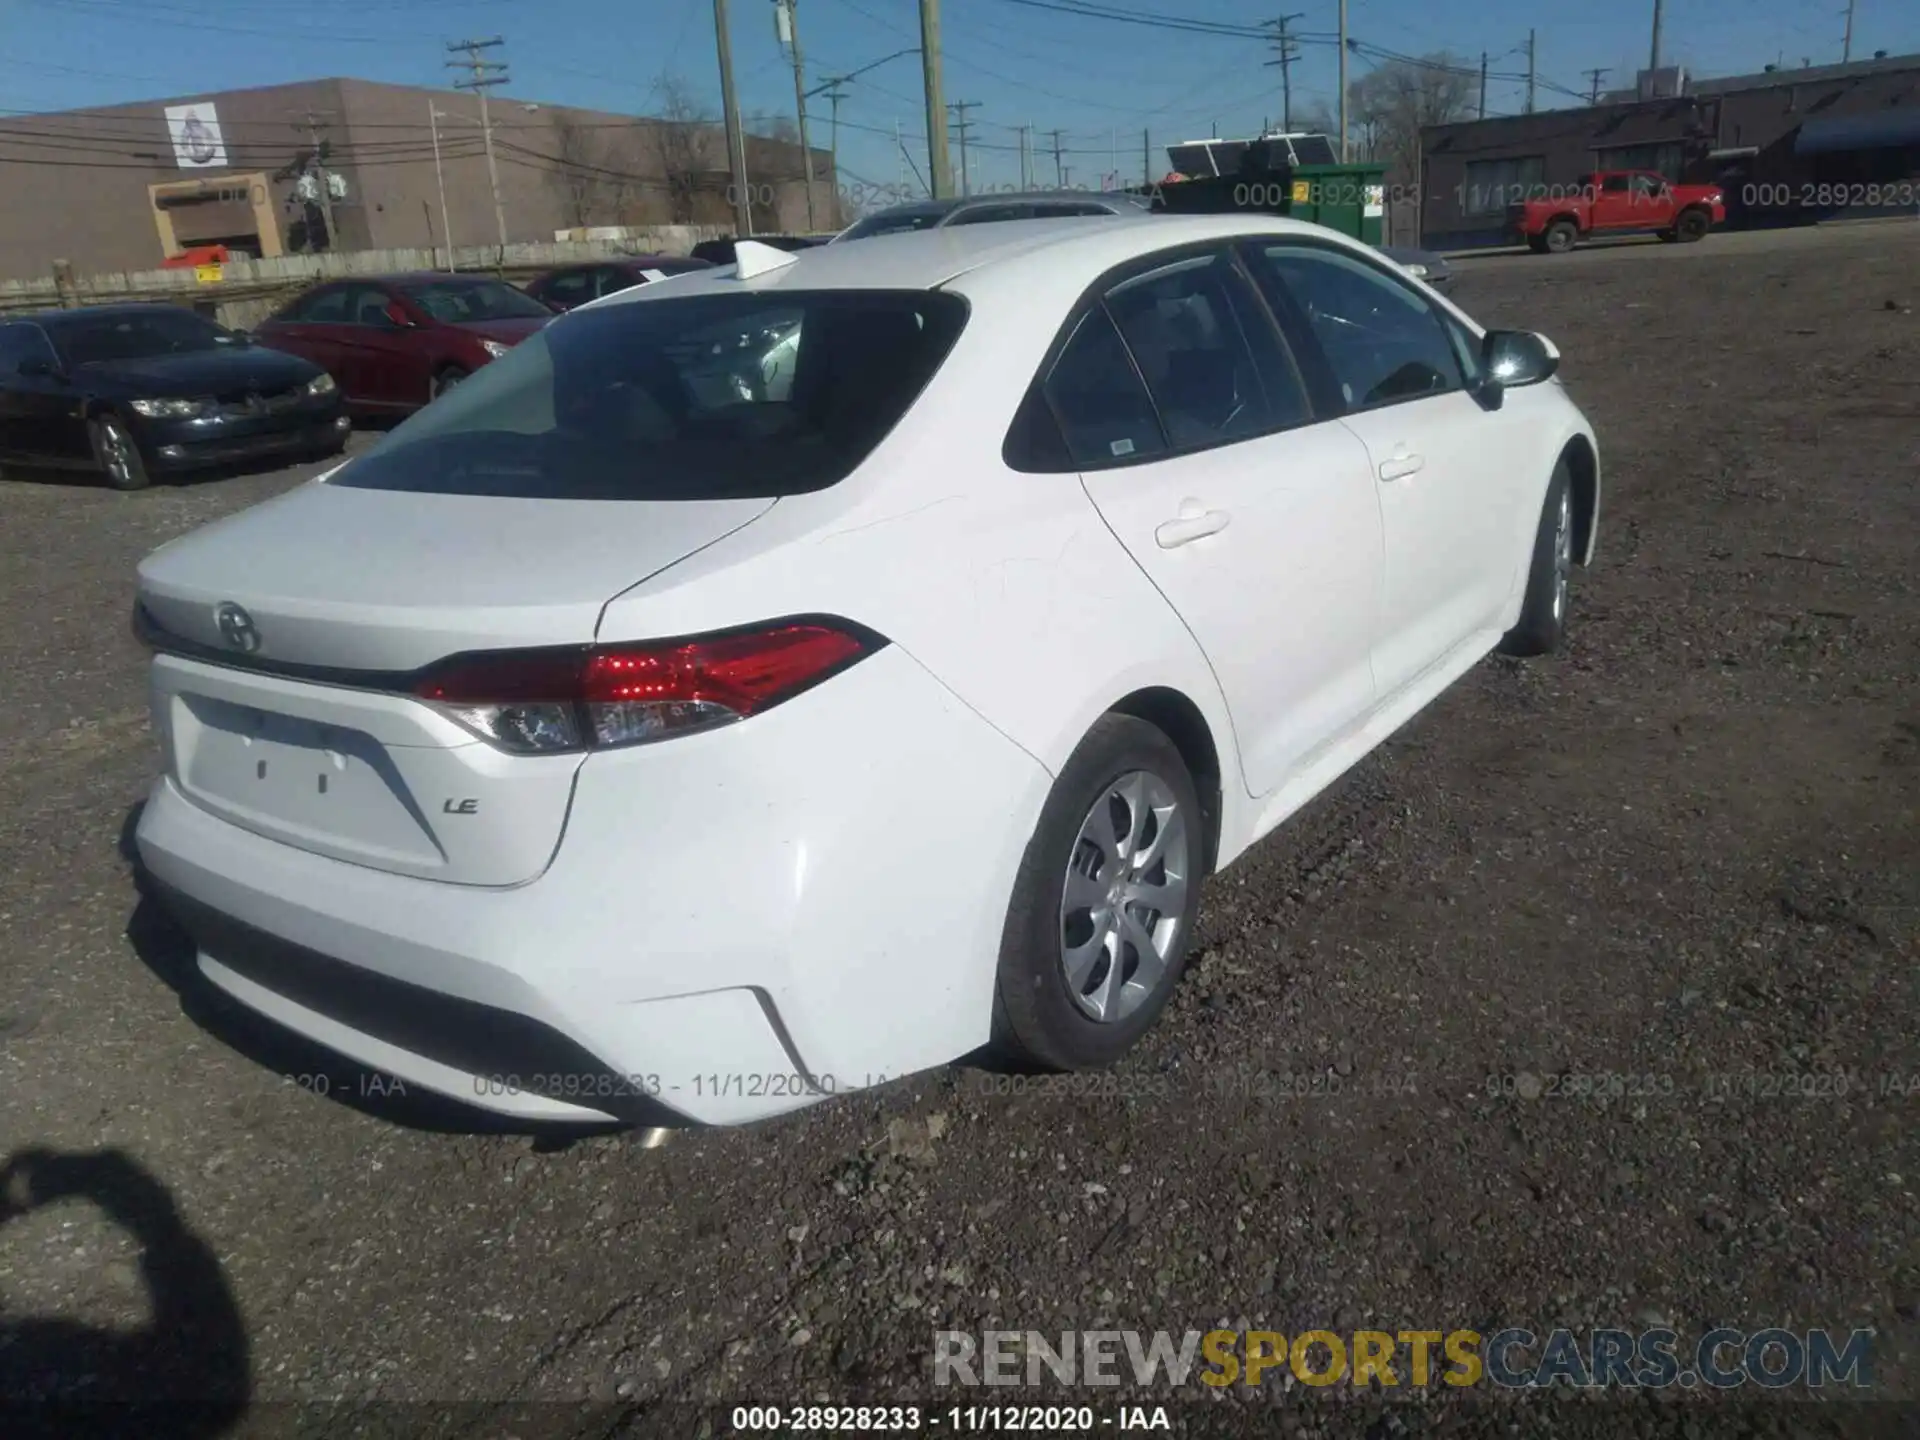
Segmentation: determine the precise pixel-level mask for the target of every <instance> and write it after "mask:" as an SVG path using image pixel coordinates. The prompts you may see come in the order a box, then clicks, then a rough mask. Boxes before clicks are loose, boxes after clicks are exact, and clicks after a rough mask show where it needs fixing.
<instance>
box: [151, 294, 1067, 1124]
mask: <svg viewBox="0 0 1920 1440" xmlns="http://www.w3.org/2000/svg"><path fill="white" fill-rule="evenodd" d="M965 322H966V308H965V305H964V302H962V301H960V300H958V299H957V298H955V297H952V296H947V295H942V294H940V293H938V292H927V291H899V292H870V291H821V292H817V293H815V292H801V293H797V294H777V293H776V294H756V293H750V292H747V293H743V292H739V291H736V292H733V293H728V292H726V291H724V290H721V289H719V288H717V287H716V288H713V289H710V290H708V291H704V292H702V293H701V294H699V295H695V296H689V297H686V298H682V299H675V300H661V301H656V302H652V303H628V304H616V305H609V306H596V307H593V308H591V309H588V310H582V311H580V312H578V313H576V314H573V315H570V316H567V317H566V318H564V319H563V320H560V321H557V322H556V323H555V324H553V325H551V326H549V327H548V328H547V329H545V330H544V331H542V332H541V333H540V334H539V335H536V336H535V337H533V338H532V339H530V340H528V341H527V342H526V343H525V344H523V345H521V346H519V347H517V348H516V349H515V350H514V352H513V353H512V354H511V355H510V356H508V357H507V358H506V359H503V360H501V361H500V362H498V363H496V364H494V365H491V366H489V367H487V369H486V370H484V371H482V372H481V373H480V374H478V375H477V376H476V377H475V378H474V379H473V380H472V381H470V382H469V383H468V384H467V385H465V386H463V387H462V388H461V389H460V390H459V391H457V392H456V393H454V394H453V395H450V396H448V397H446V398H444V399H443V400H441V401H440V402H438V403H436V404H435V405H434V406H432V407H431V408H430V409H429V410H427V411H425V412H422V413H421V414H420V415H418V416H416V417H415V418H413V419H412V420H410V421H408V422H407V423H406V424H404V425H402V426H401V427H399V428H398V429H396V430H395V431H393V432H392V433H391V434H390V435H389V436H388V437H386V438H385V439H384V440H383V441H382V442H381V444H380V445H378V446H376V447H375V448H374V449H373V450H371V451H369V452H368V453H367V454H366V455H365V456H362V457H360V458H358V459H356V460H354V461H351V462H349V463H348V464H347V465H346V466H345V467H343V468H342V469H340V470H338V471H336V472H334V473H333V474H332V475H330V476H328V477H325V478H323V479H322V480H320V481H317V482H314V483H311V484H308V485H305V486H302V487H301V488H299V489H297V490H294V491H292V492H290V493H288V494H287V495H284V496H282V497H280V498H279V499H277V500H274V501H271V502H269V503H267V504H265V505H262V506H259V507H256V508H255V509H252V510H249V511H246V512H243V513H242V514H240V515H237V516H234V517H232V518H230V519H228V520H225V521H223V522H220V523H218V524H216V525H213V526H211V527H209V528H207V529H205V530H202V531H199V532H196V533H195V534H192V535H190V536H187V537H185V538H184V539H182V540H180V541H176V542H175V543H173V544H171V545H169V546H167V547H165V548H163V549H162V550H160V551H158V552H156V553H155V554H154V555H152V556H151V557H149V558H148V560H147V561H146V562H145V563H144V564H143V565H142V566H141V568H140V585H139V602H138V608H137V611H136V617H135V618H136V625H137V627H138V629H139V631H140V633H141V634H142V636H143V637H144V638H145V639H146V641H147V643H148V644H149V645H150V646H151V647H152V648H153V650H154V651H155V655H154V660H153V665H152V703H153V716H154V723H155V726H156V729H157V731H158V734H159V737H160V739H161V740H162V742H163V745H164V750H165V755H166V773H165V774H164V776H163V777H162V778H161V779H160V780H159V782H158V783H157V784H156V786H155V788H154V791H153V795H152V798H151V800H150V802H149V804H148V806H147V807H146V810H145V812H144V814H143V816H142V819H141V823H140V827H139V846H140V852H141V856H142V859H143V862H144V866H145V868H146V871H147V872H148V875H149V876H150V878H151V879H152V880H153V881H154V882H155V884H156V887H157V888H158V890H159V892H160V894H161V895H162V896H163V898H165V899H166V900H167V901H168V902H169V904H170V905H171V907H172V908H173V909H174V910H175V912H176V914H177V915H178V916H179V918H180V919H181V920H182V921H183V923H184V924H185V925H186V927H187V929H188V930H189V931H190V932H191V933H192V935H193V937H194V939H195V942H196V944H197V946H198V949H199V953H200V962H199V963H200V966H201V968H202V970H203V971H204V973H205V974H206V975H207V976H208V977H209V978H210V979H211V980H212V981H213V982H214V983H216V984H218V985H220V986H221V987H223V988H224V989H225V990H227V991H228V992H229V993H231V994H232V995H234V996H236V997H237V998H239V999H240V1000H241V1001H243V1002H245V1003H246V1004H248V1005H250V1006H252V1007H254V1008H255V1009H257V1010H259V1011H261V1012H262V1013H264V1014H266V1015H268V1016H269V1017H271V1018H273V1019H275V1020H277V1021H279V1022H281V1023H282V1024H285V1025H287V1026H289V1027H290V1028H292V1029H294V1030H296V1031H299V1032H300V1033H302V1034H304V1035H306V1036H308V1037H309V1038H310V1039H312V1040H315V1041H317V1042H319V1043H320V1044H322V1045H325V1046H327V1047H329V1048H331V1049H333V1050H336V1051H338V1052H340V1053H343V1054H345V1055H347V1056H349V1057H351V1058H353V1059H356V1060H359V1061H360V1062H362V1063H364V1064H366V1065H368V1066H370V1067H373V1068H376V1069H379V1070H383V1071H386V1072H388V1073H390V1074H393V1075H395V1076H398V1077H399V1078H400V1079H402V1080H403V1081H407V1082H410V1083H415V1084H418V1085H420V1086H423V1087H425V1088H428V1089H432V1090H436V1091H439V1092H441V1093H444V1094H448V1095H451V1096H454V1097H456V1098H459V1099H462V1100H465V1101H468V1102H471V1103H475V1104H478V1105H481V1106H484V1107H486V1108H490V1109H493V1110H496V1111H501V1112H504V1113H508V1114H513V1115H519V1116H524V1117H528V1118H542V1117H544V1118H559V1119H581V1120H593V1119H599V1118H604V1117H616V1118H630V1119H643V1118H650V1117H651V1118H664V1117H671V1116H672V1115H674V1114H678V1115H680V1116H685V1117H691V1118H694V1119H697V1120H701V1121H720V1122H724V1121H733V1120H740V1119H747V1118H753V1117H755V1116H759V1115H764V1114H769V1113H774V1112H777V1111H779V1110H783V1109H789V1108H793V1107H796V1106H799V1105H802V1104H806V1103H810V1102H811V1101H813V1100H816V1099H819V1098H822V1097H823V1096H824V1095H826V1094H830V1093H834V1092H836V1091H843V1090H847V1089H852V1088H857V1087H859V1086H862V1085H864V1084H868V1083H874V1082H877V1081H878V1080H879V1079H881V1078H884V1075H885V1073H886V1072H887V1070H888V1069H889V1068H891V1070H892V1073H895V1074H897V1073H899V1071H900V1068H901V1067H902V1065H903V1064H909V1063H912V1062H915V1061H921V1062H923V1063H935V1062H936V1061H937V1060H939V1059H944V1058H946V1056H947V1055H950V1054H953V1053H957V1048H965V1046H964V1045H961V1044H959V1043H958V1042H959V1038H960V1037H959V1033H958V1029H957V1028H956V1027H957V1025H958V1022H957V1020H955V1019H954V1018H953V1016H952V1015H951V1013H950V1012H951V1011H952V1009H953V1007H952V1006H951V1005H949V1004H947V1003H946V994H945V992H943V990H942V982H941V979H940V977H939V975H938V974H935V975H932V976H929V975H927V974H924V973H922V972H921V970H920V969H919V968H918V967H917V963H916V957H914V956H909V955H903V954H900V953H898V940H897V937H898V936H899V935H900V934H902V933H910V932H912V931H913V930H914V929H915V928H917V927H918V924H919V922H918V920H914V919H908V920H906V921H905V922H904V923H903V914H902V907H906V908H907V909H909V910H911V911H912V914H913V915H914V916H918V915H919V910H918V908H917V902H916V901H914V900H913V899H912V893H911V890H912V886H913V884H914V882H915V880H916V879H917V878H919V877H920V876H923V875H924V873H925V871H926V869H927V868H928V867H930V866H932V865H934V864H936V863H938V862H940V861H941V860H943V859H944V858H945V857H948V856H951V855H952V854H955V853H964V852H965V851H966V850H967V849H968V848H969V847H970V846H971V847H974V848H975V849H977V850H978V851H979V852H980V853H982V854H984V853H987V852H988V851H996V850H998V849H1004V848H1006V846H1007V844H1008V837H1007V829H1006V826H1005V823H1004V822H1005V809H1004V806H1005V797H1006V796H1007V795H1009V794H1026V793H1029V792H1032V791H1034V790H1035V787H1037V786H1039V785H1040V784H1041V783H1042V782H1043V780H1044V776H1043V775H1042V774H1041V772H1040V771H1039V769H1038V767H1037V766H1036V765H1035V764H1034V762H1033V761H1031V759H1030V758H1029V757H1027V756H1026V755H1025V754H1024V752H1021V751H1019V750H1018V749H1017V748H1016V747H1014V746H1013V745H1012V744H1011V743H1010V742H1008V741H1007V740H1006V739H1005V738H1004V737H1002V736H1001V735H1000V734H999V733H998V732H997V731H995V730H993V729H992V728H991V727H989V726H988V725H987V724H986V723H985V722H984V721H982V720H981V719H979V717H978V716H976V715H975V714H974V713H973V712H972V711H971V710H969V709H967V708H966V707H965V706H963V705H960V704H959V703H958V702H956V701H955V700H954V699H953V697H952V696H951V695H950V694H949V693H948V692H947V691H946V690H945V689H944V687H942V686H941V685H940V684H939V683H938V682H937V681H936V680H935V679H934V678H933V677H932V676H930V675H928V674H927V673H926V672H925V671H924V670H922V669H921V667H920V666H919V665H918V664H917V663H916V662H915V661H914V660H913V659H912V658H911V657H909V656H908V655H907V654H905V653H904V652H903V651H902V650H901V649H900V648H899V647H897V646H894V645H891V644H890V643H889V642H888V638H887V635H886V625H885V619H886V617H885V616H880V615H871V614H845V613H830V614H818V613H810V612H809V610H808V608H807V607H806V606H805V605H804V603H802V602H803V601H804V599H805V596H806V595H807V593H808V585H807V576H808V574H809V573H810V571H809V569H808V567H809V566H813V565H820V564H825V563H827V562H826V561H824V560H821V559H819V558H816V557H817V555H818V552H819V547H818V546H809V545H806V544H804V543H800V542H796V541H795V540H794V538H793V537H792V535H791V534H790V533H788V532H787V531H783V530H782V529H781V528H780V527H779V526H778V525H769V524H768V517H769V515H770V512H772V511H774V510H775V509H776V508H778V507H779V506H780V505H781V504H782V503H783V501H791V502H793V503H796V504H802V505H804V504H805V503H807V502H808V501H809V500H813V501H819V500H820V499H821V498H822V497H825V496H828V495H830V494H831V493H832V492H833V489H834V487H835V486H837V485H839V484H841V482H843V481H844V480H845V479H846V477H847V476H848V475H850V474H852V473H853V472H855V471H856V470H857V469H859V468H860V467H861V466H863V465H864V464H868V463H872V464H882V463H885V451H886V447H887V442H888V437H889V434H890V432H892V431H893V430H894V429H895V428H896V427H897V426H898V425H899V423H900V421H901V417H902V416H903V415H906V414H907V413H908V412H909V411H910V410H911V409H912V408H913V406H914V404H915V401H916V398H917V397H918V396H919V395H920V394H921V393H922V391H923V390H924V389H925V388H926V386H927V385H928V383H929V381H930V380H931V379H932V378H933V377H934V376H935V375H936V373H937V371H938V370H939V368H940V366H941V365H942V363H943V361H944V359H945V357H946V355H947V354H948V352H949V350H950V349H951V347H952V346H953V344H954V342H955V340H956V337H957V336H958V335H959V333H960V331H961V329H962V328H963V326H964V325H965ZM796 335H797V336H798V337H799V338H798V339H797V341H796V340H795V338H794V337H795V336H796ZM769 337H772V338H771V340H769ZM769 344H771V345H772V346H775V347H780V353H779V354H778V355H770V354H763V353H762V350H764V349H767V348H768V346H769ZM776 361H777V362H778V363H774V362H776ZM876 451H877V452H879V453H878V454H876ZM763 535H764V537H765V538H764V540H761V539H759V538H757V537H760V536H763ZM722 544H725V545H728V546H730V547H731V552H732V553H733V554H734V555H735V556H736V557H737V559H738V563H743V564H753V565H762V566H765V567H767V568H768V570H769V573H770V574H772V575H775V576H777V577H778V581H777V583H770V584H769V585H768V587H767V589H766V593H767V595H768V596H769V601H768V606H769V608H768V609H767V610H766V611H765V613H756V614H739V613H720V612H719V611H715V613H713V615H712V617H711V618H712V623H711V624H710V625H707V626H704V627H702V628H701V629H700V630H699V631H698V632H697V633H686V632H685V630H684V628H682V629H680V630H679V631H677V632H676V633H672V634H657V633H647V632H646V630H645V627H644V622H642V623H641V625H640V626H639V628H631V627H633V626H634V621H633V620H632V619H630V618H629V619H625V620H623V622H622V623H623V624H625V625H627V626H628V627H630V628H628V629H625V630H622V631H621V632H619V633H610V632H609V631H608V629H607V626H606V625H605V624H604V623H603V620H604V617H605V615H606V614H607V612H608V607H609V605H610V604H611V602H613V601H614V600H615V599H616V598H618V597H622V596H627V597H628V598H627V599H626V601H625V602H624V603H623V604H622V606H621V607H620V613H621V615H622V616H623V617H632V616H636V615H638V616H644V615H645V613H646V605H645V603H644V602H641V603H638V604H637V605H636V603H635V601H634V600H633V598H632V594H633V592H635V590H636V587H642V588H644V587H645V586H646V585H647V584H648V582H655V583H658V582H659V579H660V577H663V576H667V575H669V574H670V573H671V572H673V571H674V567H676V566H678V565H681V564H682V563H683V562H684V561H686V560H687V559H688V557H691V556H694V555H696V554H699V553H700V552H702V551H704V550H707V549H709V548H710V547H714V546H717V545H722ZM796 552H798V553H797V554H796ZM730 593H732V594H736V595H737V594H738V590H737V588H736V589H735V590H733V591H731V592H730ZM841 593H845V592H844V591H843V592H841ZM675 603H676V611H675V613H676V614H677V615H684V614H686V613H688V612H687V609H686V605H687V598H686V596H685V595H684V594H681V595H678V596H676V601H675ZM696 608H697V607H696ZM936 761H937V763H938V764H940V765H942V766H958V767H961V769H962V772H963V773H967V774H969V775H970V777H971V780H972V784H973V788H972V789H971V790H969V791H968V792H967V793H964V794H960V795H956V796H954V797H952V799H951V800H950V801H948V802H946V803H945V805H944V810H943V823H942V826H941V828H940V829H939V831H938V833H934V832H932V831H930V830H929V827H927V826H925V825H924V824H920V823H918V817H919V816H921V815H923V814H924V805H925V799H924V793H925V792H924V786H925V785H926V783H927V777H928V772H929V768H930V765H931V764H933V763H935V762H936ZM1016 848H1017V847H1016ZM1008 863H1009V864H1011V863H1012V862H1011V860H1010V861H1009V862H1008ZM953 938H954V939H955V940H956V941H960V940H964V943H967V944H973V943H976V942H977V940H978V939H979V937H976V936H973V935H971V934H968V935H966V936H964V937H961V936H959V935H958V934H957V932H956V935H955V936H954V937H953ZM935 948H936V950H937V944H936V947H935ZM930 953H932V952H930ZM903 1020H904V1021H905V1022H908V1025H909V1030H908V1031H903V1030H902V1029H901V1028H899V1025H900V1022H902V1021H903ZM903 1033H911V1035H912V1037H913V1038H912V1040H911V1042H910V1043H906V1044H905V1048H903V1042H902V1041H901V1039H900V1036H901V1035H902V1034H903ZM949 1045H954V1046H957V1048H956V1049H947V1048H946V1047H947V1046H949ZM943 1049H944V1050H945V1053H944V1054H943V1053H940V1052H941V1051H942V1050H943Z"/></svg>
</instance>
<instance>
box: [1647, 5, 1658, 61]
mask: <svg viewBox="0 0 1920 1440" xmlns="http://www.w3.org/2000/svg"><path fill="white" fill-rule="evenodd" d="M1647 68H1648V69H1649V70H1658V69H1659V68H1660V0H1653V49H1652V50H1651V51H1650V52H1649V54H1648V56H1647Z"/></svg>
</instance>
